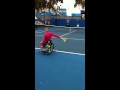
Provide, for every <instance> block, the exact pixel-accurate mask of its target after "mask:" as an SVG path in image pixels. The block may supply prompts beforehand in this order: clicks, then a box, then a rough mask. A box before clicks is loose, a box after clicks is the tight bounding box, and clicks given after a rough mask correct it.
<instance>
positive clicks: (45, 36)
mask: <svg viewBox="0 0 120 90" xmlns="http://www.w3.org/2000/svg"><path fill="white" fill-rule="evenodd" d="M45 32H46V33H45V34H44V38H43V40H42V41H41V42H40V47H41V48H42V49H44V44H45V43H46V42H48V41H50V42H51V37H52V36H53V37H56V38H59V39H62V37H61V36H58V35H56V34H54V33H52V32H50V31H49V30H48V28H45Z"/></svg>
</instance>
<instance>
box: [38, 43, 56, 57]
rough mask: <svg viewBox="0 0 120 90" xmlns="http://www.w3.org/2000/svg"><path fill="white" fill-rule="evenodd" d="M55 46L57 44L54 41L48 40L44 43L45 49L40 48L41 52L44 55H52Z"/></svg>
mask: <svg viewBox="0 0 120 90" xmlns="http://www.w3.org/2000/svg"><path fill="white" fill-rule="evenodd" d="M54 47H55V46H54V44H53V43H52V41H48V42H46V43H45V44H44V47H43V49H40V51H39V52H41V53H42V54H44V55H50V54H52V52H53V49H54Z"/></svg>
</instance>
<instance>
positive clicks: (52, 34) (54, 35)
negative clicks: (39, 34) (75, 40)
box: [51, 33, 62, 39]
mask: <svg viewBox="0 0 120 90" xmlns="http://www.w3.org/2000/svg"><path fill="white" fill-rule="evenodd" d="M51 36H53V37H56V38H60V39H62V37H61V36H58V35H56V34H54V33H51Z"/></svg>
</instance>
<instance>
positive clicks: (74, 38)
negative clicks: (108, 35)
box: [35, 35, 85, 41]
mask: <svg viewBox="0 0 120 90" xmlns="http://www.w3.org/2000/svg"><path fill="white" fill-rule="evenodd" d="M35 36H41V37H43V35H35ZM53 38H55V37H53ZM68 39H72V40H81V41H85V39H75V38H68Z"/></svg>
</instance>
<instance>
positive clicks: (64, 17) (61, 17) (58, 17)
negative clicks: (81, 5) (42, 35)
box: [36, 16, 85, 20]
mask: <svg viewBox="0 0 120 90" xmlns="http://www.w3.org/2000/svg"><path fill="white" fill-rule="evenodd" d="M36 17H37V18H41V19H42V20H44V19H51V18H54V19H74V20H85V17H80V16H79V17H73V16H36Z"/></svg>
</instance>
